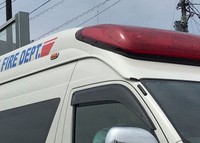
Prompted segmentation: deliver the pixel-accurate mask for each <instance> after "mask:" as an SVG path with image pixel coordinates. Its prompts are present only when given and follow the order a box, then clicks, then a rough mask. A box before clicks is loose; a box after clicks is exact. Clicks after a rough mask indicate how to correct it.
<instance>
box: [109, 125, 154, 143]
mask: <svg viewBox="0 0 200 143" xmlns="http://www.w3.org/2000/svg"><path fill="white" fill-rule="evenodd" d="M105 143H158V142H157V140H156V138H155V137H154V136H153V135H152V134H151V133H149V132H148V131H146V130H144V129H141V128H135V127H113V128H111V129H110V130H109V131H108V133H107V136H106V140H105Z"/></svg>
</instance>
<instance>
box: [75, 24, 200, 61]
mask: <svg viewBox="0 0 200 143" xmlns="http://www.w3.org/2000/svg"><path fill="white" fill-rule="evenodd" d="M76 38H77V39H79V40H81V41H83V42H86V43H89V44H91V45H94V46H97V47H99V48H102V49H106V50H110V51H113V52H116V53H119V54H122V55H125V56H128V57H133V58H139V59H141V58H142V59H148V60H156V61H157V60H158V61H168V62H178V63H186V64H188V63H189V64H197V63H198V64H200V36H196V35H191V34H187V33H181V32H174V31H169V30H159V29H150V28H139V27H132V26H120V25H110V24H105V25H97V26H91V27H86V28H83V29H81V30H79V31H78V32H77V33H76Z"/></svg>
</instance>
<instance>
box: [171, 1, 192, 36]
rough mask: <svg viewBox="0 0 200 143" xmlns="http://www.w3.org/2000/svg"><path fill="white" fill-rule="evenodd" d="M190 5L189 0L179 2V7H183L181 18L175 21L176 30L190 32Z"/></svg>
mask: <svg viewBox="0 0 200 143" xmlns="http://www.w3.org/2000/svg"><path fill="white" fill-rule="evenodd" d="M188 6H189V0H180V1H179V3H178V4H177V9H181V20H179V21H175V22H174V28H175V30H176V31H181V32H189V31H188V20H189V18H190V16H191V15H190V13H189V14H188V15H187V7H188Z"/></svg>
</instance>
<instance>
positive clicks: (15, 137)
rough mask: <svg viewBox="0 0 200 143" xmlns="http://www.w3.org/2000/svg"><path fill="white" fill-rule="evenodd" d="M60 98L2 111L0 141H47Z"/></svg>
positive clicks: (13, 142)
mask: <svg viewBox="0 0 200 143" xmlns="http://www.w3.org/2000/svg"><path fill="white" fill-rule="evenodd" d="M59 102H60V99H59V98H56V99H51V100H47V101H43V102H38V103H34V104H30V105H26V106H22V107H18V108H14V109H9V110H5V111H1V112H0V142H2V143H45V141H46V138H47V135H48V132H49V129H50V126H51V124H52V121H53V118H54V116H55V113H56V110H57V107H58V105H59Z"/></svg>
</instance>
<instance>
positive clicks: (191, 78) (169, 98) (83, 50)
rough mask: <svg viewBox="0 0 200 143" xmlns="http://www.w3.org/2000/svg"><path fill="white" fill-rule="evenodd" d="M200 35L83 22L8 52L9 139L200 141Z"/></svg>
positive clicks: (24, 142) (4, 124)
mask: <svg viewBox="0 0 200 143" xmlns="http://www.w3.org/2000/svg"><path fill="white" fill-rule="evenodd" d="M199 65H200V37H199V36H194V35H190V34H185V33H178V32H172V31H167V30H156V29H149V28H139V27H132V26H120V25H109V24H105V25H97V26H90V27H85V28H75V29H71V30H66V31H63V32H60V33H58V34H55V35H52V36H50V37H48V38H45V39H43V40H40V41H37V42H35V43H32V44H30V45H27V46H25V47H22V48H20V49H18V50H15V51H12V52H10V53H8V54H5V55H3V56H1V57H0V142H1V143H104V142H105V143H199V142H200V111H199V110H200V67H199Z"/></svg>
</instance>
